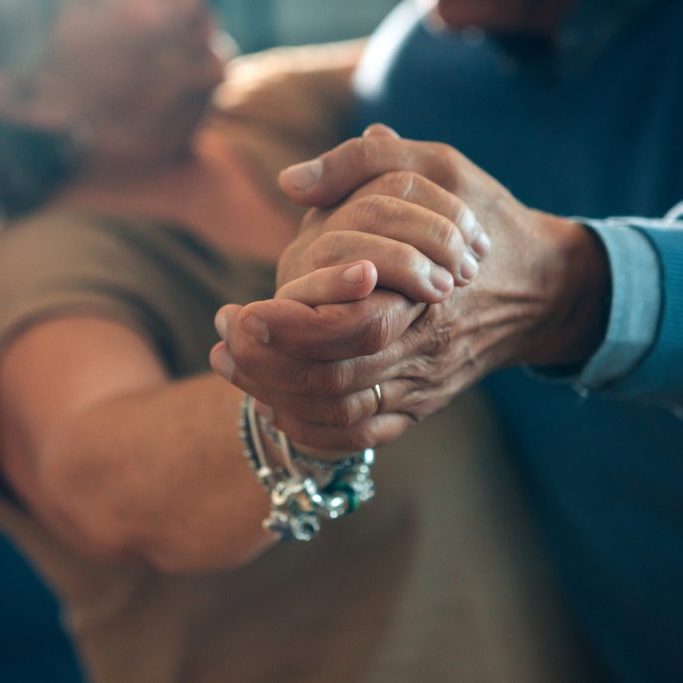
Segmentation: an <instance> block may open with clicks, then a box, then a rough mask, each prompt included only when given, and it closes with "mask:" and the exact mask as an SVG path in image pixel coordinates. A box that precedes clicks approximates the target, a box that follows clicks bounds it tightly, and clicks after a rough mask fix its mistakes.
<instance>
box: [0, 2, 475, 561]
mask: <svg viewBox="0 0 683 683" xmlns="http://www.w3.org/2000/svg"><path fill="white" fill-rule="evenodd" d="M0 19H1V17H0ZM208 21H209V20H208V18H207V16H206V15H205V14H204V10H203V5H202V3H200V2H198V1H196V0H102V1H101V2H97V3H91V2H83V1H82V0H73V1H72V2H67V3H66V4H65V5H64V10H63V12H62V13H61V14H60V15H59V16H58V19H57V22H56V25H55V27H54V31H53V33H52V36H51V37H52V40H51V45H50V52H49V58H48V59H47V60H46V62H45V64H44V65H43V66H41V67H40V68H37V69H36V70H35V71H34V72H31V73H30V74H24V75H23V76H22V78H25V79H28V81H30V83H31V87H30V88H29V89H27V90H26V92H28V93H30V96H28V97H26V98H23V99H22V100H21V101H20V102H19V101H16V100H15V99H14V98H13V97H12V96H11V95H10V92H13V91H14V90H13V88H9V89H5V90H3V89H2V87H1V84H2V83H4V84H5V85H7V84H8V83H9V82H10V81H12V79H15V78H17V76H16V74H14V73H0V116H5V117H7V118H12V119H13V120H18V121H21V122H23V123H27V124H28V123H30V124H32V125H40V126H43V127H47V128H55V129H66V130H71V129H78V128H79V127H80V126H82V125H83V123H84V122H85V127H86V128H87V130H88V134H87V140H85V141H84V142H85V143H86V148H87V155H86V157H85V158H84V160H83V162H84V163H83V169H82V171H81V174H80V176H78V177H77V178H76V180H75V181H74V182H72V183H71V184H70V185H69V186H68V187H66V188H64V190H63V191H62V192H61V194H60V195H59V196H58V197H57V198H56V199H55V201H54V203H53V204H52V205H51V206H50V207H48V208H47V209H45V210H46V211H50V210H54V209H59V210H68V211H93V212H96V213H105V214H109V215H122V216H126V215H150V216H154V217H156V218H158V219H160V220H166V221H169V222H171V223H173V224H174V225H181V226H185V227H184V229H187V230H189V231H191V232H192V233H194V234H196V235H197V236H199V237H201V238H202V239H203V240H205V241H206V242H207V243H208V244H210V245H211V246H213V248H214V249H215V250H216V251H217V252H218V253H219V254H230V255H232V256H235V255H241V256H244V257H245V258H257V259H259V260H263V261H271V262H273V263H274V262H275V261H276V260H277V258H278V257H279V256H280V254H281V252H282V250H283V249H284V247H285V246H286V244H287V243H288V242H289V241H290V240H291V239H292V238H293V236H294V235H295V232H296V224H295V223H294V222H293V221H292V219H291V216H292V212H291V210H290V211H289V212H288V213H287V214H286V215H283V212H280V211H279V210H278V209H276V208H275V207H274V206H273V205H272V204H271V203H270V202H269V201H268V199H267V196H266V195H265V193H264V192H263V191H262V189H261V188H260V187H259V186H256V185H255V183H254V182H253V180H252V176H251V175H250V174H249V173H247V172H246V171H245V169H244V167H243V166H242V165H241V164H240V161H239V159H237V158H235V157H234V156H231V155H230V154H229V153H228V152H225V153H224V152H223V151H222V150H225V147H226V145H225V140H215V139H212V138H211V137H210V135H211V131H208V132H207V131H205V130H204V129H203V128H202V127H200V126H199V124H200V123H201V121H202V116H203V113H204V109H205V108H206V106H207V104H208V99H209V97H210V95H211V91H212V88H213V86H214V85H216V83H217V82H218V80H219V78H220V75H221V73H220V72H221V69H220V64H219V63H218V62H217V61H216V58H215V57H214V56H213V54H212V53H211V51H210V50H209V49H208V42H207V41H208V38H209V32H208V28H207V27H208V25H209V24H208V23H207V22H208ZM86 26H87V30H86ZM356 57H357V48H356V47H353V48H352V50H351V56H350V61H349V63H348V64H343V65H342V64H340V65H339V68H340V69H342V70H343V72H344V73H350V71H351V66H352V65H353V63H354V62H353V61H352V60H355V59H356ZM338 63H340V59H339V55H338V51H337V52H336V57H335V64H338ZM379 134H380V135H386V131H381V130H380V131H379ZM219 143H220V144H219ZM371 196H372V193H368V192H366V193H365V195H363V196H361V195H358V196H357V197H355V198H354V199H352V200H351V201H350V202H348V203H347V211H348V214H347V215H342V216H341V218H340V217H339V215H337V214H336V213H334V212H332V214H334V215H335V217H336V219H337V220H338V221H341V222H342V223H343V227H344V229H345V230H346V229H348V228H351V229H354V228H355V229H357V231H358V232H357V234H358V235H363V236H365V238H366V239H367V240H369V241H370V242H371V243H372V244H375V243H376V242H377V241H379V242H380V243H381V245H382V250H384V248H385V247H387V245H389V249H390V250H391V254H392V256H393V257H394V258H395V259H396V261H397V263H403V264H407V265H406V266H404V269H405V270H406V271H407V272H406V273H405V274H404V276H402V277H401V282H402V283H404V285H405V286H406V287H407V288H408V289H409V290H410V291H411V294H412V295H413V296H414V297H415V298H416V299H417V300H420V301H424V302H425V303H426V302H437V301H441V300H443V298H445V297H446V296H448V295H449V294H450V292H451V291H452V289H453V287H454V284H455V282H454V280H456V279H457V280H458V284H460V285H464V284H466V283H467V282H469V281H470V280H471V279H472V277H474V274H472V277H468V278H467V279H462V274H461V265H462V264H461V259H462V258H463V257H464V255H465V253H466V248H465V242H466V240H469V241H470V242H472V241H473V239H474V237H475V235H476V234H478V233H477V232H476V226H475V225H474V223H473V221H472V220H471V219H470V220H469V222H466V223H465V224H464V227H466V228H467V230H466V231H464V232H463V233H462V234H461V232H460V228H459V227H458V226H456V224H455V223H454V222H453V220H451V221H448V222H446V221H444V220H443V219H442V217H441V214H440V211H442V209H440V206H441V205H442V204H443V196H442V195H440V194H439V192H435V191H432V193H431V194H430V195H429V196H428V197H427V198H426V199H425V200H424V201H423V202H422V203H421V205H420V206H414V205H413V204H412V203H411V201H410V200H403V201H401V202H400V205H399V206H398V207H397V206H396V202H394V203H393V204H390V205H386V204H385V203H382V202H381V201H380V200H379V199H372V198H371ZM369 197H370V199H368V198H369ZM397 201H398V200H397ZM354 207H356V208H354ZM358 207H360V208H358ZM459 208H460V209H462V206H461V205H459ZM283 211H284V210H283ZM415 212H418V213H419V216H420V220H422V221H424V222H426V223H431V224H434V226H435V227H434V230H433V231H432V233H430V235H427V236H426V237H425V236H423V235H420V236H419V241H418V244H416V245H408V244H404V243H403V241H402V240H404V239H406V237H407V235H406V224H407V221H408V220H409V219H410V220H412V218H411V217H414V215H415ZM461 217H462V214H461V213H458V214H457V215H454V216H453V217H452V218H456V219H457V218H461ZM320 222H321V221H320V220H317V221H316V225H318V223H320ZM336 227H337V230H338V231H339V229H340V227H341V225H339V224H338V225H337V226H336ZM10 229H13V230H21V225H16V226H12V227H11V228H10ZM463 230H464V228H463ZM347 232H348V230H347ZM465 232H466V233H467V234H466V235H465ZM445 233H447V234H448V235H450V238H449V244H451V245H452V247H453V248H452V249H449V250H447V251H446V252H445V253H442V249H441V247H442V242H441V240H442V238H443V234H445ZM397 238H400V240H401V241H399V240H398V239H397ZM479 249H480V250H481V245H480V246H479ZM420 250H423V251H424V253H425V254H427V256H425V255H423V254H422V252H421V251H420ZM334 251H335V250H334V249H333V248H331V249H330V254H331V256H330V258H328V259H323V260H322V261H321V262H320V263H318V264H317V266H316V267H318V266H320V267H324V266H328V265H329V266H333V265H335V263H334V262H335V258H334ZM355 251H356V252H358V253H360V252H361V251H362V249H355ZM374 251H377V249H374ZM352 252H353V247H352V249H351V252H348V251H347V258H346V259H345V262H346V265H351V266H353V263H352V264H348V261H349V260H351V261H358V263H357V265H358V266H359V268H360V270H358V269H356V270H352V272H351V273H350V274H347V276H346V278H347V280H346V281H345V280H343V276H342V272H346V271H348V268H347V267H344V268H342V269H333V270H332V271H330V270H327V269H325V268H322V269H320V270H317V271H316V272H315V273H313V274H306V277H305V278H304V279H302V280H298V281H297V282H295V283H293V284H291V285H289V286H288V287H287V288H285V289H284V290H283V291H284V294H286V295H287V297H293V299H291V298H288V299H286V300H287V301H292V300H294V299H297V298H298V299H300V302H299V305H300V306H302V307H306V308H307V307H308V306H310V305H316V304H319V303H329V302H348V301H354V300H357V299H359V298H361V299H362V298H365V297H367V296H368V295H369V294H370V293H371V292H372V291H373V289H374V288H375V285H376V283H377V281H378V280H379V281H380V282H383V283H390V282H391V281H392V279H393V280H396V279H397V272H396V271H397V268H396V264H394V263H393V261H389V262H387V261H386V260H385V261H382V260H381V259H378V264H377V265H375V264H373V263H371V262H368V261H367V260H362V259H360V258H355V257H354V256H353V253H352ZM430 254H431V255H432V256H433V257H434V258H438V259H439V261H440V263H439V265H437V264H436V263H434V262H433V261H432V260H431V259H430V258H429V256H428V255H430ZM482 254H483V252H482ZM482 254H479V255H478V258H481V255H482ZM472 260H474V262H475V267H478V265H477V263H478V262H477V261H476V260H475V259H474V252H472ZM451 272H452V274H451ZM434 273H440V278H437V283H438V284H439V287H440V288H435V287H434ZM302 275H304V273H303V271H302ZM340 279H341V282H342V284H341V285H339V284H338V282H339V280H340ZM283 300H284V299H283ZM208 351H209V350H208V349H207V353H208ZM37 388H39V389H40V394H39V396H40V400H36V396H37ZM242 399H243V393H242V392H241V391H240V390H239V389H238V388H236V387H234V386H231V385H229V384H227V383H225V382H224V381H222V380H221V379H220V378H218V377H216V376H215V375H213V374H212V373H205V374H203V375H200V376H196V377H193V378H190V379H187V380H184V381H178V380H175V379H173V378H172V377H170V376H169V374H168V372H167V369H166V368H165V366H164V365H163V364H162V362H161V361H160V359H159V357H158V355H157V351H156V349H155V345H154V344H153V343H151V342H150V340H149V339H147V338H146V336H145V335H144V333H141V332H140V330H137V329H132V328H129V327H126V326H125V325H123V324H121V323H118V322H115V321H110V320H104V319H100V318H92V317H83V316H77V315H64V316H63V317H57V318H55V319H50V320H40V321H35V322H34V323H33V324H32V325H31V326H29V327H28V328H26V329H24V330H22V332H21V334H19V335H17V336H16V337H14V338H13V339H12V340H11V342H10V343H8V344H7V345H6V346H4V347H3V348H2V350H1V353H0V414H1V415H2V425H1V429H0V468H1V472H2V476H3V479H4V480H6V481H7V482H8V483H9V484H10V485H11V486H12V488H13V489H14V491H15V492H16V493H17V494H18V495H19V496H20V498H21V499H22V500H23V502H24V504H25V505H27V506H28V507H29V508H30V509H31V510H32V512H33V513H34V514H35V515H36V516H38V517H40V518H41V519H42V520H43V521H44V523H45V524H46V525H47V526H49V527H50V528H52V529H53V530H54V531H55V532H56V533H57V534H59V535H60V536H61V537H62V538H63V539H65V540H66V541H68V542H69V543H71V544H72V545H73V546H74V547H75V548H76V549H77V550H78V551H80V552H83V553H85V554H88V555H94V556H96V557H97V558H104V559H107V560H122V559H125V560H129V559H130V560H136V561H139V560H142V561H144V562H147V563H149V564H151V565H152V566H154V567H156V568H157V569H159V570H160V571H164V572H173V573H187V572H198V571H206V570H212V569H225V568H231V567H236V566H239V565H242V564H244V563H246V562H248V561H250V560H251V559H252V558H254V557H255V556H256V555H258V554H259V553H261V552H262V551H263V550H265V549H266V548H267V547H268V546H269V545H270V544H272V543H273V541H274V540H275V539H274V538H273V537H272V535H271V534H269V533H266V532H264V531H263V529H262V528H261V520H262V519H263V518H264V517H265V516H266V513H267V509H268V499H267V496H266V494H265V492H264V491H263V490H262V489H261V487H260V485H259V483H258V481H257V480H256V477H254V474H253V472H252V471H251V469H250V467H249V466H248V464H247V462H246V459H245V458H244V456H243V454H242V447H241V444H240V442H239V439H238V435H237V429H236V425H237V416H238V414H239V410H240V405H241V402H242Z"/></svg>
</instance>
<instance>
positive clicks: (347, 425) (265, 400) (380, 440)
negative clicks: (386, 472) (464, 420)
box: [210, 342, 415, 451]
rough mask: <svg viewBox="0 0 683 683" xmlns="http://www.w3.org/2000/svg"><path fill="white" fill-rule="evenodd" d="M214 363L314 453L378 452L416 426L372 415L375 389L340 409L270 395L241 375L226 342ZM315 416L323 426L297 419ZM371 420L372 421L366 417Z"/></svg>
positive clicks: (344, 401)
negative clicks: (379, 447)
mask: <svg viewBox="0 0 683 683" xmlns="http://www.w3.org/2000/svg"><path fill="white" fill-rule="evenodd" d="M210 358H211V365H212V367H213V368H214V370H215V371H216V372H217V373H218V374H221V375H223V376H225V373H226V371H227V372H228V375H229V376H228V378H229V379H230V380H231V381H232V382H233V384H235V385H236V386H238V387H239V388H240V389H242V390H243V391H245V392H246V393H248V394H250V395H251V396H254V397H255V398H256V399H257V400H258V401H259V402H261V403H262V404H264V405H265V406H267V407H268V408H267V409H269V410H270V412H271V418H272V420H273V424H274V425H275V426H276V427H277V428H278V429H281V430H282V431H283V432H285V433H286V434H287V435H288V436H289V437H290V439H292V440H293V441H295V442H297V443H301V444H305V445H306V446H310V447H312V448H321V449H332V450H335V449H338V450H345V451H357V450H362V449H364V448H374V447H376V446H380V445H383V444H385V443H389V442H391V441H393V440H395V439H396V438H398V437H399V436H400V435H401V434H403V432H405V431H406V430H407V429H408V428H409V427H410V426H411V425H413V424H414V423H415V421H414V420H413V419H412V418H411V417H410V416H409V415H406V414H403V413H382V414H379V415H375V414H373V413H372V412H371V411H373V410H374V411H376V402H375V398H374V395H373V394H372V390H371V389H365V390H362V391H359V392H357V395H356V394H352V395H351V397H345V398H341V399H337V400H336V401H337V403H334V401H335V400H334V399H327V401H326V402H324V401H322V400H321V399H320V398H315V397H307V396H302V395H298V394H295V395H288V394H285V393H280V392H276V391H268V390H267V389H264V387H263V386H262V385H259V384H255V383H251V382H250V381H249V380H248V379H247V378H246V377H245V376H244V375H242V374H241V373H240V371H239V370H237V369H236V366H235V364H234V361H233V360H232V358H231V357H230V354H229V352H228V351H227V348H226V346H225V344H224V343H223V342H221V343H220V344H217V345H216V346H215V347H214V348H213V350H212V351H211V356H210ZM271 405H272V408H271ZM321 405H324V407H323V408H321V407H320V406H321ZM312 411H315V412H312ZM335 411H338V412H336V413H335ZM311 414H314V415H315V416H316V418H317V419H319V420H321V421H320V422H314V421H306V422H304V421H300V420H298V419H296V418H293V417H291V416H292V415H306V416H308V415H311ZM367 414H369V416H367V417H365V415H367ZM330 415H333V417H330ZM334 415H336V416H337V417H334ZM326 423H328V424H326Z"/></svg>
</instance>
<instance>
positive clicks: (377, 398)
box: [372, 384, 384, 415]
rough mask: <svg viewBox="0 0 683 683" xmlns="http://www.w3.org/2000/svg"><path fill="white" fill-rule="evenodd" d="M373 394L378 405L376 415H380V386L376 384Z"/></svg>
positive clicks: (381, 396)
mask: <svg viewBox="0 0 683 683" xmlns="http://www.w3.org/2000/svg"><path fill="white" fill-rule="evenodd" d="M372 393H373V394H374V395H375V403H376V404H377V410H375V415H378V414H379V413H380V412H381V411H382V399H383V398H384V397H383V395H382V387H381V386H380V385H379V384H375V385H374V386H373V387H372Z"/></svg>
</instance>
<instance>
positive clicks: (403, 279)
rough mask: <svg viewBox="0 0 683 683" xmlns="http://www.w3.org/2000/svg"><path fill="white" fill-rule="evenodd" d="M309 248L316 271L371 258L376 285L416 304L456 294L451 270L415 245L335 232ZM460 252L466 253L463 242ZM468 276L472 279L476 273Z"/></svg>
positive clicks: (324, 236) (379, 237) (356, 232)
mask: <svg viewBox="0 0 683 683" xmlns="http://www.w3.org/2000/svg"><path fill="white" fill-rule="evenodd" d="M309 249H310V250H311V252H312V258H311V261H312V263H313V265H314V267H315V268H326V267H328V266H331V265H334V264H344V263H350V262H353V261H357V260H359V259H361V258H363V257H368V258H370V260H371V261H372V262H373V263H374V264H375V266H376V268H377V283H378V284H379V285H380V286H381V287H384V288H386V289H392V290H395V291H397V292H401V293H402V294H404V295H405V296H407V297H408V298H410V299H412V300H413V301H421V302H424V303H440V302H441V301H443V300H444V299H445V298H446V297H447V296H448V295H450V294H451V292H452V291H453V284H454V279H453V276H452V275H451V274H450V272H449V271H448V270H446V269H445V268H442V267H441V266H439V265H437V264H435V263H434V262H433V261H432V260H431V259H429V258H428V257H427V256H425V255H424V254H423V253H422V252H421V251H419V250H418V249H416V248H415V247H413V246H412V245H410V244H405V243H403V242H400V241H398V240H394V239H391V238H388V237H384V236H382V235H375V234H371V233H368V232H364V231H355V230H334V231H331V232H325V233H323V234H322V235H321V236H320V237H319V238H318V239H317V240H316V241H315V242H314V243H312V244H311V245H310V247H309ZM458 249H459V251H460V253H464V251H465V248H464V245H463V244H462V242H460V243H459V247H458ZM476 267H477V272H478V265H477V266H476ZM468 274H470V275H472V276H473V275H476V272H473V273H472V272H468Z"/></svg>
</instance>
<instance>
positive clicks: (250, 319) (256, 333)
mask: <svg viewBox="0 0 683 683" xmlns="http://www.w3.org/2000/svg"><path fill="white" fill-rule="evenodd" d="M242 329H243V330H244V331H245V332H246V333H247V334H250V335H251V336H252V337H254V339H258V341H260V342H261V343H263V344H267V343H268V342H269V341H270V331H269V330H268V325H266V324H265V323H264V322H263V320H261V318H257V317H256V316H255V315H249V316H247V317H246V318H245V319H244V320H243V321H242Z"/></svg>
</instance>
